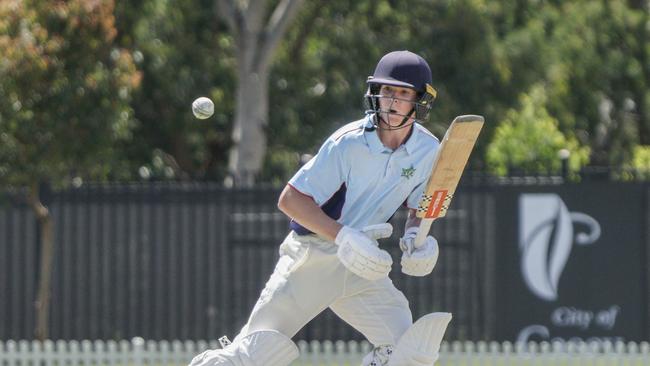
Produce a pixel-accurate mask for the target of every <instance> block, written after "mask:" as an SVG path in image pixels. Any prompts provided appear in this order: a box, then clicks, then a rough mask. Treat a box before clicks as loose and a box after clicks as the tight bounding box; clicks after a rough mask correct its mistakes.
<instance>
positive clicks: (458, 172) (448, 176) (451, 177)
mask: <svg viewBox="0 0 650 366" xmlns="http://www.w3.org/2000/svg"><path fill="white" fill-rule="evenodd" d="M484 122H485V120H484V119H483V117H482V116H478V115H464V116H458V117H456V118H454V120H453V122H452V123H451V125H450V126H449V128H448V129H447V132H446V133H445V136H444V137H443V139H442V142H441V144H440V147H439V148H438V154H437V155H436V159H435V161H434V163H433V168H432V169H431V176H430V177H429V181H428V182H427V186H426V188H425V190H424V193H423V195H422V198H421V199H420V202H419V204H418V209H417V212H416V216H417V217H418V218H420V219H422V221H421V222H420V229H419V230H418V236H417V237H416V239H415V245H416V247H419V246H421V245H422V243H423V242H424V239H425V238H426V236H427V235H428V233H429V229H430V228H431V223H432V222H433V220H435V219H437V218H440V217H443V216H445V215H446V214H447V210H448V209H449V205H450V204H451V200H452V198H453V197H454V193H455V192H456V187H457V186H458V182H459V181H460V178H461V176H462V175H463V171H464V170H465V165H467V161H468V159H469V156H470V154H471V153H472V150H473V149H474V145H475V144H476V140H477V139H478V135H479V133H480V132H481V128H482V127H483V123H484Z"/></svg>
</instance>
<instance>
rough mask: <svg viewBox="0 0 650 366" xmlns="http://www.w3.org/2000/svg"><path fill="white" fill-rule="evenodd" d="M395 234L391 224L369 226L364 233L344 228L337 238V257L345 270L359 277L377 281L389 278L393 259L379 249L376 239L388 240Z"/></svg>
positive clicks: (347, 227)
mask: <svg viewBox="0 0 650 366" xmlns="http://www.w3.org/2000/svg"><path fill="white" fill-rule="evenodd" d="M392 232H393V227H392V226H391V225H390V224H379V225H371V226H367V227H365V228H364V229H363V231H359V230H357V229H354V228H351V227H349V226H344V227H343V228H341V230H340V231H339V233H338V235H337V236H336V239H335V243H336V244H337V245H338V246H339V248H338V250H337V252H336V255H337V256H338V258H339V260H340V261H341V263H343V265H344V266H345V268H347V269H348V270H349V271H350V272H352V273H354V274H356V275H357V276H359V277H362V278H365V279H367V280H371V281H375V280H378V279H381V278H385V277H388V273H389V272H390V270H391V267H392V265H393V259H392V258H391V256H390V254H388V252H387V251H385V250H382V249H379V244H378V243H377V240H376V239H380V238H387V237H389V236H390V235H391V234H392Z"/></svg>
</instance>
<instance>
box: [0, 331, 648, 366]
mask: <svg viewBox="0 0 650 366" xmlns="http://www.w3.org/2000/svg"><path fill="white" fill-rule="evenodd" d="M298 346H299V348H300V351H301V352H300V353H301V355H300V359H299V360H297V361H296V362H294V363H293V365H295V366H307V365H314V366H315V365H320V366H325V365H327V366H331V365H349V366H357V365H359V362H360V360H361V358H362V357H363V356H364V355H365V354H366V353H368V352H369V351H370V349H371V346H370V345H369V344H368V343H367V342H343V341H338V342H329V341H325V342H310V343H308V342H304V341H303V342H298ZM217 347H218V343H217V342H216V341H214V342H193V341H185V342H181V341H173V342H166V341H145V340H143V339H142V338H134V339H132V340H131V341H126V340H124V341H119V342H115V341H81V342H77V341H57V342H52V341H45V342H38V341H18V342H16V341H7V342H0V366H37V365H38V366H77V365H93V366H112V365H120V366H137V365H147V366H183V365H187V363H188V362H189V361H190V360H191V359H192V357H193V356H194V355H196V354H197V353H199V352H201V351H203V350H205V349H208V348H217ZM438 365H439V366H446V365H458V366H461V365H462V366H547V365H548V366H551V365H564V366H609V365H612V366H614V365H616V366H619V365H620V366H650V343H648V342H642V343H615V344H612V343H608V342H603V343H560V342H557V343H552V344H551V343H539V344H538V343H529V344H512V343H508V342H504V343H496V342H492V343H486V342H477V343H473V342H452V343H443V345H442V348H441V356H440V361H439V362H438Z"/></svg>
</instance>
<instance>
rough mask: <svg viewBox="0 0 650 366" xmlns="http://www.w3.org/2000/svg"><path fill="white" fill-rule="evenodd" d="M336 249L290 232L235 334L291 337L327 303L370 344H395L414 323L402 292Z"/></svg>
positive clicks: (327, 243) (322, 241) (316, 239)
mask: <svg viewBox="0 0 650 366" xmlns="http://www.w3.org/2000/svg"><path fill="white" fill-rule="evenodd" d="M336 250H337V246H336V245H335V244H334V243H332V242H330V241H327V240H325V239H322V238H320V237H318V236H316V235H305V236H300V235H297V234H296V233H295V232H293V231H292V232H290V233H289V235H288V236H287V237H286V239H285V240H284V242H283V243H282V245H281V246H280V259H279V260H278V263H277V264H276V266H275V270H274V271H273V274H272V275H271V278H270V279H269V281H268V282H267V283H266V286H265V287H264V290H262V293H261V295H260V297H259V299H258V300H257V303H256V304H255V307H254V308H253V311H252V313H251V316H250V318H249V319H248V322H247V324H246V325H245V326H244V328H243V329H242V330H241V332H240V334H239V336H238V337H243V336H246V335H248V334H250V333H252V332H255V331H258V330H263V329H273V330H277V331H279V332H280V333H282V334H284V335H286V336H287V337H293V336H294V335H295V334H296V333H297V332H298V331H299V330H300V329H301V328H302V327H303V326H305V324H307V323H308V322H309V321H310V320H312V319H313V318H314V317H316V315H318V314H319V313H321V312H322V311H323V310H325V309H326V308H327V307H330V309H332V310H333V311H334V313H336V314H337V315H338V316H339V317H340V318H341V319H343V320H344V321H345V322H346V323H348V324H350V325H351V326H352V327H354V328H355V329H357V330H358V331H359V332H361V333H362V334H363V335H364V336H365V337H366V338H367V339H368V341H369V342H370V343H372V344H373V345H375V346H377V345H384V344H391V345H394V344H396V343H397V341H398V340H399V338H400V337H401V336H402V334H403V333H404V332H405V331H406V330H407V329H408V328H409V327H410V326H411V324H412V323H413V317H412V315H411V311H410V309H409V304H408V301H407V300H406V297H405V296H404V294H402V292H401V291H399V290H398V289H397V288H395V286H394V285H393V282H392V281H391V280H390V278H388V277H386V278H384V279H381V280H377V281H369V280H366V279H363V278H361V277H359V276H357V275H355V274H353V273H352V272H350V271H348V270H347V269H346V268H345V267H344V266H343V264H342V263H341V262H340V261H339V259H338V257H337V256H336Z"/></svg>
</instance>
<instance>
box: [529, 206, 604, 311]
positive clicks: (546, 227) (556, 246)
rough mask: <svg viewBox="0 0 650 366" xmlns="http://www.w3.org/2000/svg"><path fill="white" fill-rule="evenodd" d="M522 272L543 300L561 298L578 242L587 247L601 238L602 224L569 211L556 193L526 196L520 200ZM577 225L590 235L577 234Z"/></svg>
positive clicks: (584, 215) (584, 233) (530, 286)
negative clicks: (560, 285)
mask: <svg viewBox="0 0 650 366" xmlns="http://www.w3.org/2000/svg"><path fill="white" fill-rule="evenodd" d="M519 222H520V228H519V229H520V230H519V249H520V251H521V271H522V273H523V276H524V280H525V281H526V285H528V288H529V289H530V290H531V291H532V292H533V293H534V294H535V295H536V296H538V297H539V298H541V299H544V300H547V301H553V300H556V299H557V288H558V282H559V280H560V276H561V275H562V271H564V266H565V265H566V262H567V260H568V259H569V255H570V254H571V248H572V247H573V243H574V242H575V243H576V244H578V245H587V244H591V243H593V242H595V241H596V240H598V238H599V237H600V225H599V224H598V222H597V221H596V220H594V219H593V218H592V217H591V216H588V215H586V214H584V213H580V212H569V210H568V209H567V207H566V205H565V204H564V202H563V201H562V199H561V198H560V197H559V196H558V195H557V194H553V193H535V194H523V195H521V197H520V198H519ZM574 224H580V225H584V226H585V227H586V229H587V230H586V232H579V233H574Z"/></svg>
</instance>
